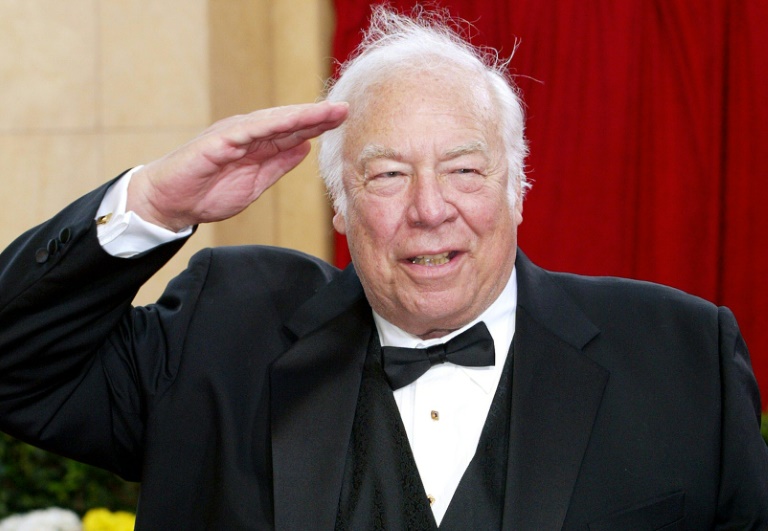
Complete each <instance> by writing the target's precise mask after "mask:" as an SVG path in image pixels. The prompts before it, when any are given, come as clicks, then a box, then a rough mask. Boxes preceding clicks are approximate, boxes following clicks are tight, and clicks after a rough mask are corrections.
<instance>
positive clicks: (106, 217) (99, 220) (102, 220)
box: [96, 212, 112, 225]
mask: <svg viewBox="0 0 768 531" xmlns="http://www.w3.org/2000/svg"><path fill="white" fill-rule="evenodd" d="M110 219H112V212H110V213H109V214H104V215H103V216H99V217H98V218H96V225H106V224H107V223H109V220H110Z"/></svg>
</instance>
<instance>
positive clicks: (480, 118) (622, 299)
mask: <svg viewBox="0 0 768 531" xmlns="http://www.w3.org/2000/svg"><path fill="white" fill-rule="evenodd" d="M485 60H486V59H485V58H484V57H482V56H481V55H480V54H479V53H478V52H477V51H476V50H474V49H472V48H471V47H469V46H468V45H467V44H466V43H464V42H463V41H461V39H460V38H458V37H457V36H456V35H455V34H453V33H451V32H450V31H449V30H448V29H447V28H446V27H444V26H443V25H440V24H439V23H436V22H434V21H430V20H428V19H426V18H425V19H419V20H412V19H409V18H405V17H401V16H397V15H395V14H393V13H390V12H388V11H386V10H384V9H379V10H377V11H376V12H375V13H374V16H373V21H372V29H371V30H370V31H369V34H368V36H367V38H366V41H365V43H364V45H363V48H362V50H361V52H360V54H359V55H358V56H357V58H356V59H354V60H353V61H352V62H351V63H350V64H348V65H346V66H345V68H344V69H343V73H342V75H341V77H340V79H339V80H338V82H337V83H336V84H335V85H334V86H333V87H331V89H330V91H329V93H328V98H327V100H326V101H324V102H322V103H317V104H309V105H297V106H293V107H283V108H278V109H270V110H264V111H257V112H255V113H253V114H250V115H247V116H238V117H233V118H229V119H226V120H223V121H221V122H219V123H217V124H215V125H214V126H212V127H211V128H210V129H208V130H207V131H205V132H204V133H203V134H202V135H201V136H199V137H198V138H196V139H194V140H192V141H191V142H189V143H188V144H186V145H185V146H182V147H180V148H179V149H178V150H176V151H174V152H173V153H170V154H168V155H167V156H165V157H163V158H161V159H159V160H157V161H154V162H152V163H150V164H147V165H145V166H142V167H139V168H136V169H134V170H132V171H131V172H129V173H128V174H126V175H124V176H122V177H120V178H119V179H117V180H115V181H113V182H111V183H108V184H107V185H105V186H104V187H102V188H100V189H98V190H96V191H94V192H92V193H91V194H89V195H87V196H85V197H83V198H81V199H80V200H78V201H76V202H75V203H73V204H72V205H71V206H69V207H68V208H67V209H65V210H64V211H63V212H61V213H60V214H58V215H57V216H55V217H54V218H52V219H51V220H50V221H48V222H47V223H45V224H43V225H41V226H40V227H38V228H35V229H33V230H31V231H29V232H28V233H26V234H25V235H23V236H22V237H20V238H19V239H18V240H17V241H16V242H14V243H13V244H12V245H11V246H10V247H9V248H8V249H7V250H6V251H5V252H4V253H3V255H2V257H1V259H0V265H1V267H2V269H1V270H0V271H1V272H0V285H1V286H2V289H0V330H2V335H1V336H0V338H1V339H0V428H2V429H3V430H5V431H7V432H9V433H11V434H13V435H15V436H18V437H20V438H23V439H26V440H29V441H32V442H34V443H35V444H38V445H40V446H41V447H43V448H47V449H50V450H53V451H57V452H60V453H62V454H65V455H68V456H70V457H74V458H76V459H81V460H83V461H86V462H89V463H93V464H95V465H98V466H101V467H104V468H107V469H110V470H113V471H115V472H116V473H118V474H120V475H122V476H124V477H126V478H129V479H133V480H138V481H141V482H142V494H141V501H140V505H139V510H138V517H137V528H138V529H226V530H232V529H271V528H277V529H334V528H335V529H435V528H436V527H437V526H439V527H440V529H537V530H538V529H586V528H589V529H660V528H664V529H710V528H715V527H720V526H722V527H730V528H738V529H764V528H765V526H766V525H768V452H767V451H766V446H765V444H764V443H763V441H762V440H761V438H760V435H759V410H758V407H759V398H758V393H757V388H756V384H755V381H754V377H753V375H752V371H751V368H750V364H749V356H748V354H747V350H746V347H745V345H744V343H743V341H742V339H741V336H740V334H739V331H738V328H737V326H736V323H735V321H734V318H733V316H732V315H731V313H730V312H729V311H728V310H727V309H723V308H720V309H718V308H716V307H715V306H713V305H711V304H709V303H707V302H705V301H702V300H700V299H696V298H693V297H691V296H688V295H685V294H682V293H680V292H677V291H674V290H672V289H668V288H664V287H660V286H654V285H650V284H646V283H638V282H631V281H625V280H618V279H590V278H584V277H578V276H574V275H565V274H556V273H550V272H547V271H544V270H542V269H540V268H538V267H536V266H535V265H533V264H532V263H531V262H530V261H529V260H528V259H526V257H525V256H524V255H523V254H522V253H521V252H519V251H518V250H517V244H516V234H517V228H518V225H519V224H520V223H521V221H522V200H523V194H524V191H525V189H526V188H527V184H526V181H525V177H524V175H523V159H524V156H525V153H526V146H525V141H524V139H523V119H522V112H521V105H520V102H519V100H518V98H517V96H516V93H515V91H514V89H513V88H512V87H511V86H510V84H508V82H506V81H505V79H504V77H503V75H502V74H501V71H502V70H503V66H504V65H500V64H488V63H486V62H484V61H485ZM320 134H322V135H323V136H322V138H321V149H320V162H321V170H322V173H323V175H324V177H325V179H326V182H327V184H328V187H329V190H330V192H331V195H332V198H333V200H334V206H335V209H336V214H335V216H334V219H333V224H334V227H335V228H336V229H337V230H338V231H339V232H341V233H344V234H346V235H347V237H348V241H349V244H350V250H351V253H352V258H353V264H354V266H353V267H350V268H348V269H347V270H345V271H338V270H336V269H335V268H333V267H331V266H329V265H327V264H325V263H323V262H321V261H320V260H317V259H314V258H311V257H308V256H306V255H303V254H301V253H297V252H293V251H289V250H280V249H274V248H263V247H255V246H249V247H237V248H224V249H214V250H206V251H203V252H201V253H199V254H198V255H197V256H196V257H195V258H193V260H192V261H191V263H190V265H189V268H188V269H187V271H185V272H184V273H183V274H182V275H180V276H179V277H178V278H177V279H175V280H174V281H172V282H171V283H170V285H169V286H168V288H167V290H166V292H165V294H164V295H163V296H162V298H161V299H160V300H159V301H158V302H157V304H155V305H151V306H148V307H145V308H131V306H130V301H131V299H132V297H133V295H134V294H135V292H136V291H137V290H138V288H139V287H140V286H141V284H142V283H143V282H144V281H145V280H146V279H147V278H148V277H149V276H151V275H152V274H153V273H154V272H155V271H156V270H157V269H158V268H159V267H160V266H161V265H162V264H163V263H164V262H165V261H166V260H167V259H168V258H169V257H170V256H171V255H172V254H173V253H174V252H175V251H176V250H177V249H178V248H179V246H180V245H181V244H182V243H183V241H184V239H185V238H186V237H188V236H189V235H190V233H191V232H192V231H193V229H192V227H194V226H195V225H197V224H199V223H206V222H215V221H218V220H222V219H226V218H229V217H231V216H233V215H235V214H237V213H238V212H240V211H242V210H243V209H244V208H246V207H247V206H248V205H249V204H250V203H251V202H252V201H254V200H256V199H257V198H258V197H259V195H260V194H261V193H262V192H263V191H264V190H265V189H266V188H267V187H269V186H270V185H271V184H273V183H274V182H275V181H276V180H277V179H279V178H280V177H281V176H282V175H284V174H285V173H286V172H288V171H289V170H290V169H291V168H293V167H294V166H295V165H296V164H297V163H298V162H299V161H300V160H301V159H303V158H304V157H305V156H306V155H307V153H308V151H309V143H308V139H309V138H311V137H315V136H317V135H320ZM105 251H106V252H105Z"/></svg>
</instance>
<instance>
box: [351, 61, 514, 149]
mask: <svg viewBox="0 0 768 531" xmlns="http://www.w3.org/2000/svg"><path fill="white" fill-rule="evenodd" d="M492 116H493V105H492V98H491V95H490V93H489V91H488V90H487V89H486V88H485V87H483V86H482V85H481V83H480V81H479V80H477V79H472V77H471V76H470V75H469V74H467V73H466V72H463V73H457V72H440V73H424V72H416V73H413V72H410V73H393V75H392V76H391V77H388V78H387V79H385V80H382V81H379V82H377V83H374V84H371V85H369V86H368V87H367V88H366V89H365V91H363V93H362V94H361V95H360V96H358V97H357V98H355V99H354V100H353V101H352V102H351V106H350V117H349V119H348V120H347V123H346V127H345V134H344V136H345V142H344V147H345V148H344V151H345V158H346V159H347V160H350V158H351V159H357V158H358V157H359V156H360V153H361V151H362V150H369V149H371V148H370V147H369V146H371V145H374V146H376V149H379V150H381V149H388V148H395V146H396V145H399V144H404V143H410V144H422V145H424V144H427V143H434V142H448V143H450V142H456V143H457V144H456V145H457V146H460V145H468V144H470V143H483V144H495V142H494V137H499V140H500V135H499V132H498V127H497V126H496V124H495V123H494V120H493V119H492ZM451 147H455V146H443V148H448V149H450V148H451Z"/></svg>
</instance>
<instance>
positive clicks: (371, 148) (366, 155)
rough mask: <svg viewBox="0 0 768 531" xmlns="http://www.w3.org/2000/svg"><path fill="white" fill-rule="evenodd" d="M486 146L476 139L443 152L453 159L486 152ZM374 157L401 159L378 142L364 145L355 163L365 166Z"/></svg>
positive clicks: (395, 152)
mask: <svg viewBox="0 0 768 531" xmlns="http://www.w3.org/2000/svg"><path fill="white" fill-rule="evenodd" d="M487 152H488V146H487V145H486V143H485V142H482V141H480V140H476V141H474V142H469V143H467V144H462V145H460V146H456V147H454V148H451V149H449V150H448V151H446V152H445V153H444V154H443V158H445V159H455V158H457V157H461V156H462V155H470V154H473V153H487ZM374 159H392V160H401V159H402V156H401V155H400V153H398V152H397V151H395V150H394V149H392V148H388V147H384V146H382V145H379V144H369V145H367V146H365V147H364V148H363V149H362V151H361V152H360V156H359V157H358V158H357V163H358V164H359V165H361V166H365V165H366V164H367V163H368V162H369V161H371V160H374Z"/></svg>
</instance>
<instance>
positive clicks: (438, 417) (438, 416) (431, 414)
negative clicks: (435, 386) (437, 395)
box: [429, 409, 440, 420]
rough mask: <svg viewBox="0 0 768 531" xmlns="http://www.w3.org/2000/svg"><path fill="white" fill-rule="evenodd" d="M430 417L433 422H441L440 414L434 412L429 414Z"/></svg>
mask: <svg viewBox="0 0 768 531" xmlns="http://www.w3.org/2000/svg"><path fill="white" fill-rule="evenodd" d="M429 416H430V417H432V420H440V413H439V412H437V411H435V410H434V409H433V410H432V413H430V414H429Z"/></svg>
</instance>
